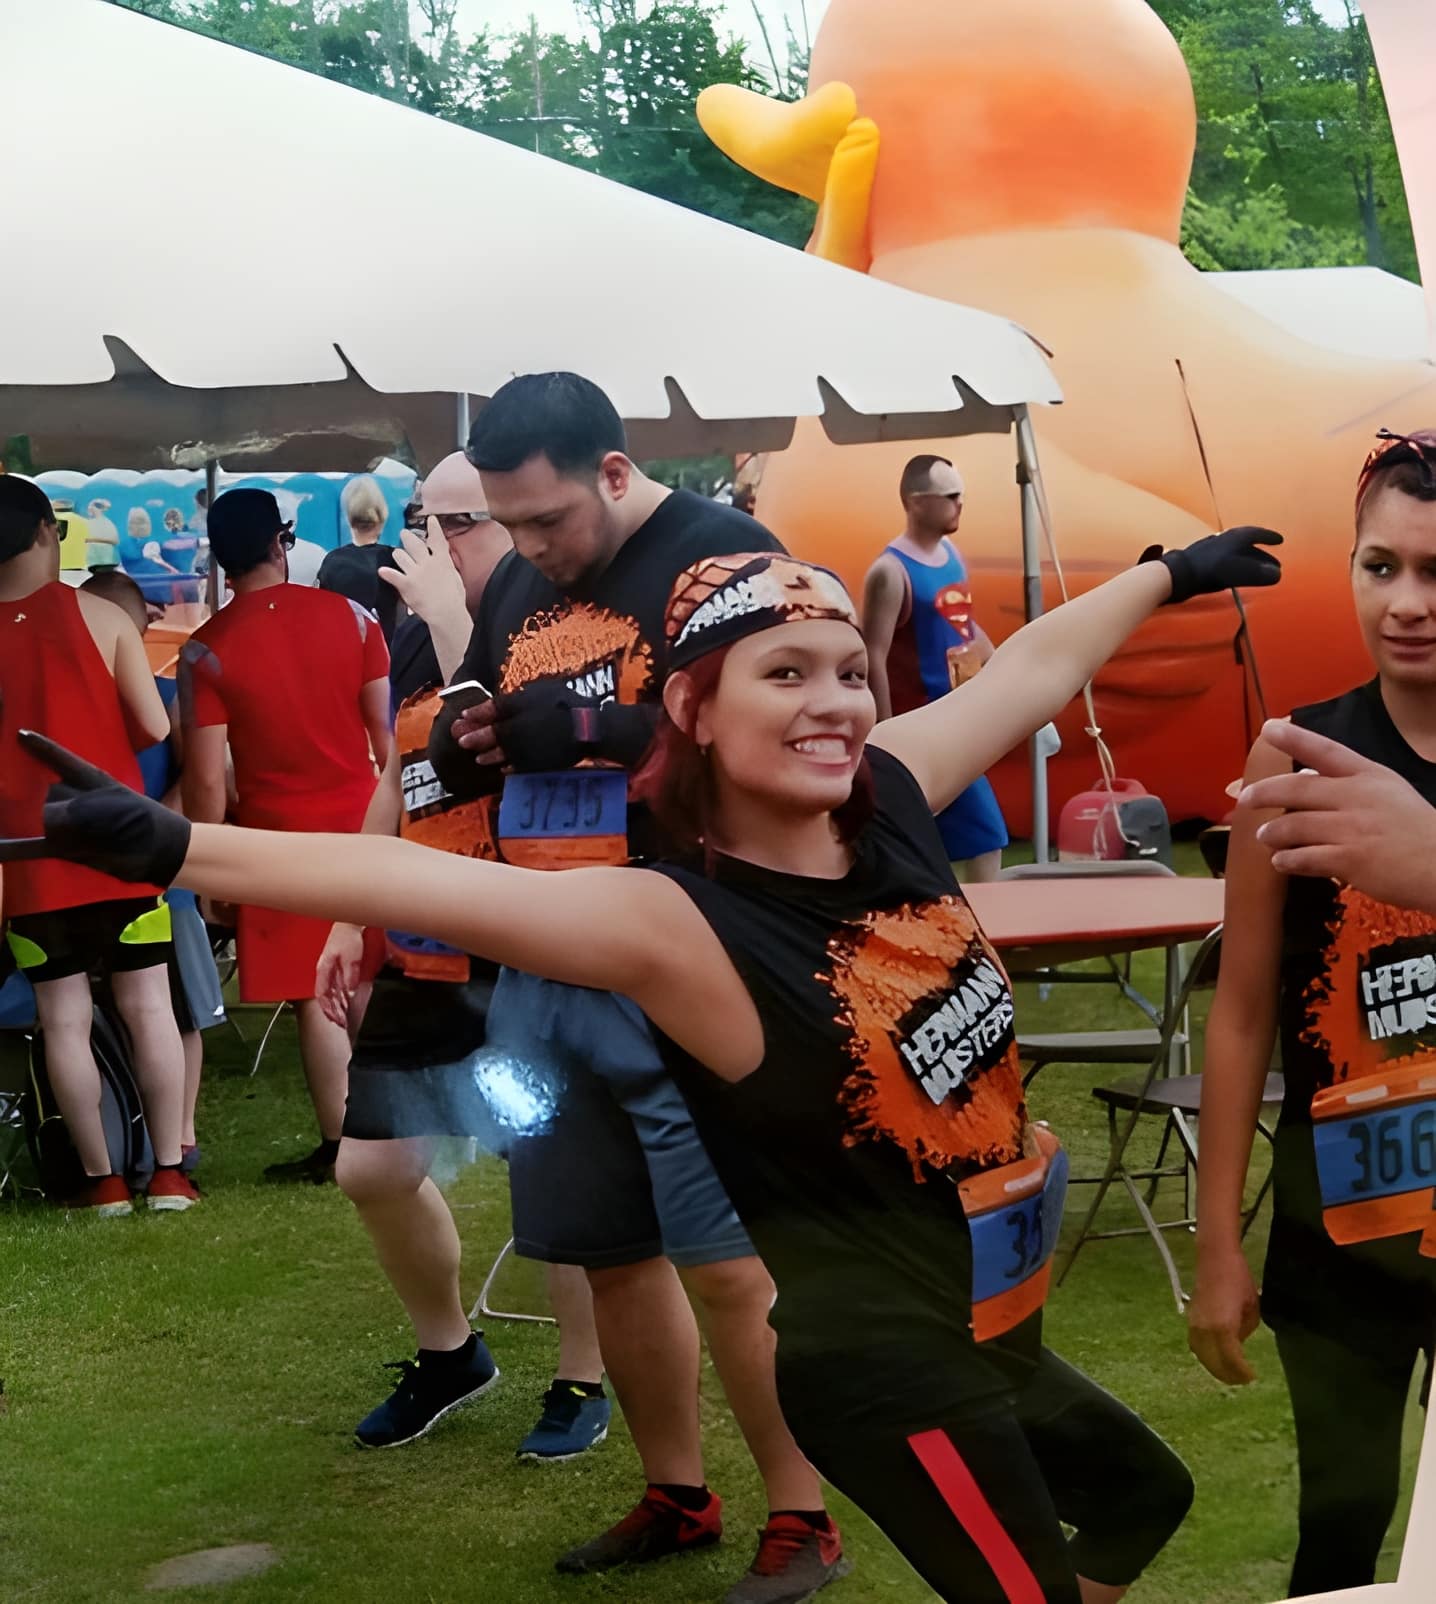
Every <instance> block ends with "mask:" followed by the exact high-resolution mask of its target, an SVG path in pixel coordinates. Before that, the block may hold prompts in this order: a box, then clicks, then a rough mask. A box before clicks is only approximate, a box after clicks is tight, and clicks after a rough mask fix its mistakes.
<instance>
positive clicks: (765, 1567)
mask: <svg viewBox="0 0 1436 1604" xmlns="http://www.w3.org/2000/svg"><path fill="white" fill-rule="evenodd" d="M852 1568H853V1567H852V1561H851V1560H848V1559H846V1558H844V1556H843V1538H842V1533H841V1532H839V1530H838V1528H837V1527H836V1526H835V1525H834V1524H833V1522H832V1521H829V1522H828V1525H827V1529H826V1530H825V1531H820V1530H818V1529H817V1528H816V1527H815V1526H813V1525H812V1524H811V1523H810V1522H808V1521H805V1520H804V1519H803V1517H802V1516H801V1515H770V1516H769V1517H768V1524H767V1525H766V1526H765V1527H764V1528H763V1530H762V1531H761V1532H759V1533H758V1553H757V1555H756V1557H755V1558H754V1560H753V1563H752V1565H751V1566H750V1567H749V1569H748V1574H747V1575H746V1576H745V1577H743V1579H742V1580H741V1581H740V1582H738V1584H737V1585H736V1586H735V1587H733V1588H731V1589H730V1590H729V1592H728V1594H727V1596H726V1597H725V1598H724V1600H723V1604H800V1601H801V1600H803V1599H805V1598H812V1596H813V1595H814V1594H815V1593H816V1592H817V1591H818V1590H819V1589H820V1588H823V1587H826V1586H827V1585H828V1583H829V1582H836V1581H837V1579H838V1578H839V1577H840V1576H846V1575H847V1574H848V1572H849V1571H850V1570H852Z"/></svg>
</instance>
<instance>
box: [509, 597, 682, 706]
mask: <svg viewBox="0 0 1436 1604" xmlns="http://www.w3.org/2000/svg"><path fill="white" fill-rule="evenodd" d="M610 664H612V665H613V673H614V686H613V695H614V696H615V698H616V700H618V701H620V702H625V703H631V702H636V701H637V700H638V698H639V696H640V695H642V693H643V692H644V691H646V690H647V689H648V687H649V686H650V685H651V684H652V683H653V652H652V650H651V648H650V647H649V646H648V644H647V642H646V641H644V639H643V638H642V636H641V635H640V634H639V630H638V625H637V623H636V622H635V621H634V620H633V619H631V618H621V617H618V616H617V615H616V614H614V613H610V612H609V611H608V610H607V609H606V608H603V607H591V606H589V605H588V604H587V603H586V602H572V603H570V604H569V605H567V606H564V607H556V608H554V609H553V611H552V612H548V613H537V614H535V615H534V617H532V618H530V619H529V620H528V622H527V623H526V624H525V625H524V627H523V628H522V629H521V630H520V631H519V632H518V634H516V635H515V636H514V637H513V639H512V640H511V641H510V642H509V649H508V651H507V652H506V653H505V655H504V666H503V674H502V678H501V680H500V682H499V689H500V691H501V692H504V693H509V694H511V693H512V692H514V691H518V690H522V689H523V687H524V686H525V685H532V684H533V683H534V681H535V680H540V679H548V678H550V677H553V676H555V675H557V676H558V677H560V678H562V679H566V680H571V679H575V678H577V677H578V676H580V675H583V674H590V673H593V672H594V671H595V670H597V669H601V668H605V667H607V666H608V665H610Z"/></svg>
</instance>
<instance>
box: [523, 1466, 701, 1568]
mask: <svg viewBox="0 0 1436 1604" xmlns="http://www.w3.org/2000/svg"><path fill="white" fill-rule="evenodd" d="M722 1535H723V1500H722V1499H721V1498H719V1496H718V1495H717V1493H710V1494H709V1495H708V1502H707V1504H705V1505H704V1507H703V1508H702V1509H700V1510H689V1509H684V1508H683V1507H682V1506H681V1505H680V1504H675V1503H674V1501H673V1500H672V1499H671V1498H670V1497H669V1496H668V1494H667V1493H665V1492H661V1491H660V1490H659V1489H658V1488H657V1487H650V1488H648V1490H647V1491H646V1492H645V1493H644V1495H643V1497H642V1498H641V1499H639V1501H638V1503H636V1504H635V1505H634V1506H633V1508H632V1509H631V1510H629V1512H628V1513H627V1514H626V1515H625V1516H624V1517H623V1519H622V1520H621V1521H619V1523H618V1525H617V1526H610V1527H609V1528H608V1530H607V1531H606V1532H600V1533H599V1534H598V1536H597V1537H591V1538H590V1539H589V1540H588V1542H586V1543H580V1544H579V1545H578V1547H577V1548H571V1549H569V1551H568V1553H567V1554H562V1555H560V1556H559V1558H558V1559H557V1560H556V1561H555V1562H554V1568H555V1569H556V1570H560V1571H563V1572H564V1573H565V1575H568V1576H578V1575H582V1574H583V1573H584V1572H586V1571H608V1570H612V1569H613V1567H614V1566H615V1565H645V1564H647V1563H648V1561H649V1560H654V1559H664V1558H666V1557H667V1556H668V1555H669V1554H688V1553H691V1552H692V1551H693V1550H694V1549H699V1548H708V1547H710V1546H711V1545H712V1544H714V1543H716V1542H717V1541H718V1539H719V1538H720V1537H721V1536H722Z"/></svg>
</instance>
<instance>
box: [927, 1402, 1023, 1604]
mask: <svg viewBox="0 0 1436 1604" xmlns="http://www.w3.org/2000/svg"><path fill="white" fill-rule="evenodd" d="M907 1441H908V1447H909V1448H911V1449H912V1451H913V1452H914V1453H915V1454H916V1455H917V1457H918V1461H919V1463H920V1464H921V1465H922V1468H923V1469H924V1470H925V1471H926V1472H927V1473H928V1475H929V1476H931V1477H932V1483H933V1486H934V1487H936V1488H937V1490H938V1492H939V1493H941V1494H942V1501H943V1503H945V1504H946V1505H947V1507H948V1508H949V1509H950V1510H951V1511H952V1512H953V1514H954V1515H956V1516H957V1519H958V1521H959V1523H960V1524H961V1526H962V1529H963V1530H964V1531H965V1532H966V1533H967V1535H968V1536H969V1537H970V1538H971V1539H972V1540H973V1542H974V1543H976V1544H977V1547H978V1551H979V1552H980V1553H981V1555H982V1557H983V1558H984V1559H985V1560H986V1561H987V1563H988V1564H989V1565H990V1566H991V1567H992V1574H993V1575H994V1576H995V1577H996V1578H997V1580H998V1582H999V1583H1000V1584H1001V1587H1002V1590H1003V1592H1004V1593H1006V1594H1007V1598H1008V1604H1046V1600H1045V1596H1044V1594H1043V1592H1042V1589H1041V1587H1040V1586H1039V1585H1038V1582H1037V1578H1036V1577H1035V1576H1034V1575H1033V1574H1032V1570H1031V1567H1030V1566H1029V1565H1028V1563H1027V1561H1026V1560H1025V1559H1023V1557H1022V1555H1021V1554H1020V1553H1019V1552H1018V1549H1017V1544H1016V1543H1014V1542H1013V1541H1012V1539H1011V1537H1009V1536H1008V1535H1007V1530H1006V1528H1005V1527H1004V1526H1003V1524H1002V1522H1001V1521H1000V1520H998V1518H997V1515H996V1512H995V1511H994V1510H993V1507H992V1505H991V1504H989V1503H988V1501H987V1499H986V1498H985V1497H984V1496H983V1492H982V1489H981V1487H979V1486H978V1485H977V1478H976V1477H975V1476H974V1475H973V1474H972V1472H971V1471H970V1470H969V1469H968V1468H967V1466H966V1465H965V1464H964V1463H963V1461H962V1456H961V1454H959V1453H958V1451H957V1447H956V1445H955V1444H954V1443H953V1441H952V1438H951V1437H949V1436H948V1434H947V1433H946V1432H945V1431H920V1432H918V1433H917V1434H916V1436H913V1437H909V1438H908V1440H907Z"/></svg>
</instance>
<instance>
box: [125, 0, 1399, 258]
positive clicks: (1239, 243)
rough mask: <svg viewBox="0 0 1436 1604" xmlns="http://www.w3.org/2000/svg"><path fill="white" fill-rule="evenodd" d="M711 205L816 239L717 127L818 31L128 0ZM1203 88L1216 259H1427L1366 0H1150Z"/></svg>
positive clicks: (610, 0)
mask: <svg viewBox="0 0 1436 1604" xmlns="http://www.w3.org/2000/svg"><path fill="white" fill-rule="evenodd" d="M115 3H117V4H124V5H129V6H130V8H131V9H133V10H137V11H144V12H147V13H148V14H150V15H152V16H159V17H164V18H167V19H168V20H171V21H175V22H180V23H182V24H184V25H185V26H188V27H192V28H197V29H199V30H200V31H202V32H204V33H208V34H212V35H214V36H215V37H217V38H221V39H225V40H228V41H229V42H230V43H232V44H237V45H242V46H244V47H246V48H248V49H251V50H258V51H262V52H263V53H264V54H266V55H271V56H276V57H278V58H279V59H280V60H283V61H288V62H292V63H293V64H294V65H295V66H297V67H303V68H305V69H307V70H308V71H311V72H316V73H322V74H323V75H324V76H325V77H327V78H334V79H337V80H338V81H340V82H341V83H347V84H351V85H353V86H355V87H356V88H361V89H367V90H370V91H372V92H373V93H375V94H380V95H384V96H387V97H388V98H390V99H392V100H398V101H402V102H404V103H406V104H408V105H411V106H414V107H415V108H417V109H418V110H420V111H425V112H429V113H431V114H432V115H434V116H438V117H443V118H446V119H448V120H450V121H453V122H458V123H462V124H464V125H465V126H467V127H470V128H475V129H478V130H480V131H482V132H483V133H486V134H489V135H492V136H493V137H495V138H498V139H504V140H508V141H510V142H511V143H514V144H520V145H524V146H526V147H527V148H528V149H531V150H534V151H537V152H538V153H539V154H541V155H544V156H550V157H553V158H555V159H557V160H559V161H564V162H570V163H573V164H574V165H576V166H579V167H583V168H585V169H587V170H588V171H590V172H594V173H598V174H601V175H602V176H603V177H605V178H612V179H616V180H617V181H618V182H619V183H623V184H629V185H632V186H633V187H634V188H637V189H641V190H645V191H647V192H648V193H649V194H651V195H657V196H660V197H662V198H663V199H664V200H669V201H674V202H676V203H677V204H678V205H680V206H687V207H690V208H692V209H693V210H695V211H700V212H704V213H707V214H708V215H709V216H712V217H718V218H722V219H723V220H724V221H726V222H731V223H736V224H738V225H739V226H741V227H744V228H748V229H752V230H754V231H755V232H757V233H760V234H766V235H768V236H770V237H771V238H773V239H778V240H783V241H785V242H787V243H789V244H794V245H798V244H802V243H803V241H804V240H805V239H806V238H807V236H808V234H809V232H810V231H811V228H812V222H813V208H812V206H811V205H810V204H809V203H808V202H807V201H804V200H800V199H798V198H796V197H794V196H791V195H786V194H783V193H781V192H780V191H778V190H775V189H772V188H770V187H769V186H768V185H766V184H763V183H761V182H760V181H759V180H758V179H756V178H753V177H751V176H750V175H749V174H747V173H745V172H743V171H742V170H741V169H740V168H738V167H737V166H736V165H734V164H733V163H732V162H729V161H728V160H727V159H726V158H725V157H724V156H722V155H721V154H720V153H719V152H718V151H717V150H715V149H714V148H713V146H712V145H710V144H709V142H708V141H707V139H706V138H705V137H704V136H703V133H702V131H701V130H700V129H699V127H698V123H697V120H696V119H695V117H694V115H693V102H694V100H695V99H696V98H697V96H698V93H699V91H700V90H702V89H704V88H706V87H707V86H708V85H709V84H713V83H742V84H748V85H751V86H753V87H760V88H764V89H767V90H768V91H769V92H776V93H778V94H780V95H783V96H785V97H788V98H796V97H798V96H800V95H802V94H803V93H804V90H805V88H806V76H807V61H808V41H807V40H806V39H797V38H795V37H794V36H793V33H792V30H791V27H788V29H787V33H786V38H785V39H782V40H780V39H778V38H777V37H776V35H775V33H774V31H773V30H772V29H771V28H770V27H769V26H768V23H767V19H766V18H765V16H764V13H763V9H762V0H749V3H750V4H751V5H752V8H753V11H754V13H755V15H756V16H757V18H758V19H759V22H760V25H761V30H760V31H761V32H762V35H763V38H764V41H765V48H763V49H762V50H761V51H759V52H758V55H757V59H751V58H750V57H749V56H748V54H747V53H746V51H745V46H744V44H743V42H742V41H740V40H737V39H733V38H731V37H725V36H724V34H723V33H722V31H721V29H720V17H719V13H718V11H717V9H716V5H715V4H714V0H573V4H574V13H575V28H574V30H573V31H572V33H571V34H565V33H553V32H544V31H541V30H539V29H538V28H537V27H530V28H529V29H528V30H520V31H517V32H509V33H502V32H492V31H490V32H482V33H479V34H477V35H471V36H467V37H466V36H462V35H461V34H460V33H459V30H458V26H457V20H456V18H457V0H413V3H412V5H411V4H410V3H409V0H115ZM1148 3H1149V4H1151V6H1152V7H1153V9H1154V10H1155V11H1156V12H1157V13H1158V14H1159V15H1160V16H1161V17H1162V19H1163V20H1164V21H1165V22H1166V23H1167V25H1168V26H1169V27H1170V28H1171V29H1172V31H1173V33H1174V34H1175V35H1176V37H1177V40H1178V42H1179V43H1180V45H1181V47H1182V50H1183V52H1184V54H1185V56H1186V59H1187V63H1188V66H1189V67H1190V69H1191V73H1192V80H1193V83H1194V85H1195V88H1196V95H1197V107H1198V113H1199V119H1200V120H1199V126H1198V138H1197V155H1196V164H1195V167H1194V169H1193V174H1192V190H1191V196H1190V200H1189V204H1188V207H1187V214H1186V219H1185V223H1184V227H1183V245H1184V247H1185V249H1186V250H1187V253H1188V254H1189V255H1190V256H1191V258H1192V260H1193V261H1195V262H1196V263H1197V264H1198V266H1201V267H1205V268H1229V269H1235V268H1266V267H1311V266H1332V265H1347V264H1352V263H1361V262H1368V263H1372V264H1374V265H1376V266H1379V267H1387V268H1390V269H1391V270H1393V271H1395V272H1399V273H1405V274H1407V275H1409V276H1412V277H1414V276H1415V273H1416V256H1415V247H1414V245H1413V243H1412V238H1411V225H1410V217H1409V215H1408V212H1407V209H1406V198H1405V193H1404V190H1403V188H1402V183H1401V172H1400V167H1399V164H1398V161H1397V156H1396V148H1395V143H1394V140H1393V138H1392V133H1391V122H1390V118H1389V116H1388V114H1387V110H1386V102H1385V99H1384V97H1383V95H1382V92H1381V84H1380V80H1379V78H1378V76H1377V73H1376V66H1375V62H1374V59H1373V56H1372V50H1371V40H1370V38H1369V36H1368V34H1367V31H1366V24H1365V22H1364V20H1363V19H1362V17H1361V15H1360V12H1359V10H1358V9H1357V3H1356V0H1340V4H1341V6H1342V7H1343V11H1340V12H1338V13H1337V20H1336V21H1334V22H1333V21H1332V20H1330V13H1331V9H1332V0H1323V8H1322V9H1318V6H1317V3H1316V0H1148Z"/></svg>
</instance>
